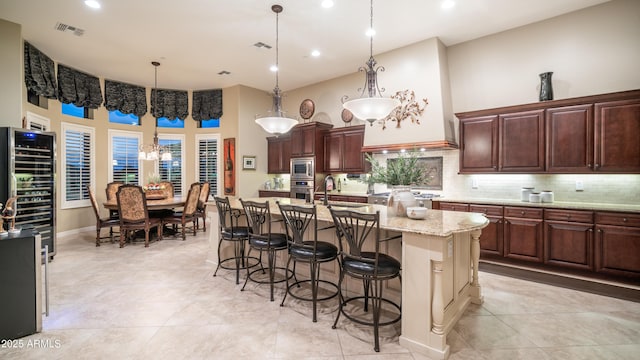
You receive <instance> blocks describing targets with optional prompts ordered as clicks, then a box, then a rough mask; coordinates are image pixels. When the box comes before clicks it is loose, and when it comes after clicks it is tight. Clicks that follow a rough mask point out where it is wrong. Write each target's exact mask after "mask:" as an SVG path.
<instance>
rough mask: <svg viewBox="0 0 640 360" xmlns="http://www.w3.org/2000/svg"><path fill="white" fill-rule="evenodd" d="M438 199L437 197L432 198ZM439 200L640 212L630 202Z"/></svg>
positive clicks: (448, 198) (638, 208)
mask: <svg viewBox="0 0 640 360" xmlns="http://www.w3.org/2000/svg"><path fill="white" fill-rule="evenodd" d="M434 200H436V201H438V200H437V199H434ZM441 201H446V202H459V203H469V204H486V205H505V206H526V207H536V208H545V209H571V210H591V211H624V212H634V213H640V205H631V204H610V203H585V202H569V201H554V202H552V203H531V202H526V201H520V200H513V199H483V198H473V199H469V198H452V197H447V198H446V199H442V200H441Z"/></svg>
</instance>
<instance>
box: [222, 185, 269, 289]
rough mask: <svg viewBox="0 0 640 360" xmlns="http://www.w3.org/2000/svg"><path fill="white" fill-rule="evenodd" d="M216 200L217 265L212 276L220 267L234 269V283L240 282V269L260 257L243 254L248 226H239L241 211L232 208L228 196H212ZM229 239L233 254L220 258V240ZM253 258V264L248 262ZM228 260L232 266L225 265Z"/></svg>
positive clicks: (247, 237) (247, 235)
mask: <svg viewBox="0 0 640 360" xmlns="http://www.w3.org/2000/svg"><path fill="white" fill-rule="evenodd" d="M213 198H214V200H215V202H216V208H217V209H218V218H219V222H220V224H219V227H218V228H219V237H220V240H219V241H218V266H216V271H215V272H214V273H213V276H216V275H217V274H218V270H219V269H220V268H223V269H226V270H235V271H236V284H240V269H246V268H248V267H253V266H257V265H258V263H259V262H260V259H258V258H256V257H251V258H250V257H248V256H246V254H245V251H246V244H247V242H248V241H249V231H250V229H249V227H248V226H240V218H241V217H244V215H243V214H242V212H241V211H240V210H238V209H232V208H231V204H230V203H229V198H228V197H224V198H222V197H218V196H214V197H213ZM223 241H229V242H231V243H232V244H233V256H231V257H229V258H226V259H222V258H221V250H220V248H221V247H222V242H223ZM250 259H252V260H255V262H254V263H253V264H251V265H250V264H249V260H250ZM228 262H233V263H234V264H233V266H229V265H226V263H228Z"/></svg>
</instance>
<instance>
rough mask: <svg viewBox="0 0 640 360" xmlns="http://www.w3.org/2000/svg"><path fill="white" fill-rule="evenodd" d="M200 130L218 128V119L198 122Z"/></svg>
mask: <svg viewBox="0 0 640 360" xmlns="http://www.w3.org/2000/svg"><path fill="white" fill-rule="evenodd" d="M200 127H201V128H219V127H220V119H209V120H200Z"/></svg>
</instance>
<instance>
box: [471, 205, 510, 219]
mask: <svg viewBox="0 0 640 360" xmlns="http://www.w3.org/2000/svg"><path fill="white" fill-rule="evenodd" d="M469 211H470V212H477V213H482V214H485V215H489V216H502V212H503V210H502V206H496V205H475V204H471V205H469Z"/></svg>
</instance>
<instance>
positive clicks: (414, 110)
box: [380, 90, 429, 130]
mask: <svg viewBox="0 0 640 360" xmlns="http://www.w3.org/2000/svg"><path fill="white" fill-rule="evenodd" d="M392 98H394V99H398V100H400V106H398V107H397V108H395V110H393V111H392V112H391V114H389V115H388V116H387V117H386V118H384V119H382V120H380V121H381V122H382V129H383V130H384V129H386V128H387V121H395V122H396V127H397V128H399V127H400V122H401V121H403V120H407V119H411V122H412V123H416V124H420V116H422V113H423V112H424V109H425V108H426V107H427V105H429V102H428V101H427V99H426V98H424V99H422V104H421V103H420V102H419V101H416V94H415V93H414V92H413V90H404V91H398V92H397V93H395V95H393V96H392Z"/></svg>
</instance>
